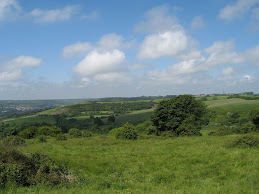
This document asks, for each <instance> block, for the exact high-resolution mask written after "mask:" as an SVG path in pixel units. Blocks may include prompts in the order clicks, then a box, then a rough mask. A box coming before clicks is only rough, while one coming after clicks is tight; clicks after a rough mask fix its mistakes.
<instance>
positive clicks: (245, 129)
mask: <svg viewBox="0 0 259 194" xmlns="http://www.w3.org/2000/svg"><path fill="white" fill-rule="evenodd" d="M255 130H256V127H255V125H254V124H253V123H251V122H247V123H243V124H242V125H241V126H240V127H239V128H238V129H237V130H236V132H237V133H242V134H245V133H249V132H253V131H255Z"/></svg>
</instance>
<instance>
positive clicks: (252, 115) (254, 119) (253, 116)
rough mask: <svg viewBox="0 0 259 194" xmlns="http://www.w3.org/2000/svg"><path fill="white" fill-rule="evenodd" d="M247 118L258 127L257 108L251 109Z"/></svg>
mask: <svg viewBox="0 0 259 194" xmlns="http://www.w3.org/2000/svg"><path fill="white" fill-rule="evenodd" d="M249 118H250V119H251V121H252V122H253V123H254V124H255V125H256V127H259V109H255V110H252V111H251V112H250V114H249Z"/></svg>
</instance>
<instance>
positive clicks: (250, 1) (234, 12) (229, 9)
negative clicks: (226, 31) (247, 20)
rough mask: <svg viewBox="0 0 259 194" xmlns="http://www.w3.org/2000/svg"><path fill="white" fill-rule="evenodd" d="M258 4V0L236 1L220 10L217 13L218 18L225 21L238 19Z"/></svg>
mask: <svg viewBox="0 0 259 194" xmlns="http://www.w3.org/2000/svg"><path fill="white" fill-rule="evenodd" d="M258 3H259V0H237V1H236V3H235V4H232V5H226V6H225V7H224V8H222V9H221V10H220V12H219V18H220V19H223V20H227V21H231V20H234V19H236V18H240V17H242V16H243V15H244V14H245V13H247V12H248V11H249V10H250V9H251V8H252V7H253V6H255V5H256V4H258Z"/></svg>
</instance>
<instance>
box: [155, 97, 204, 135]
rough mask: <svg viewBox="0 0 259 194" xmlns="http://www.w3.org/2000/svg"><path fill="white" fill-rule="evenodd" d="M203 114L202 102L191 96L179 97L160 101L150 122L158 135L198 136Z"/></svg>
mask: <svg viewBox="0 0 259 194" xmlns="http://www.w3.org/2000/svg"><path fill="white" fill-rule="evenodd" d="M205 113H206V106H205V104H204V103H203V102H201V101H197V100H195V98H194V97H193V96H191V95H180V96H177V97H175V98H171V99H169V100H163V101H161V102H160V104H159V106H158V107H157V108H156V110H155V111H154V113H153V115H152V117H151V120H152V122H153V125H154V126H156V128H157V130H158V132H159V133H161V132H164V131H167V132H172V133H173V134H174V135H175V136H181V135H200V133H199V129H200V120H201V117H202V116H203V115H204V114H205ZM191 126H192V127H191Z"/></svg>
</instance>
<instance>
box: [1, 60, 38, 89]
mask: <svg viewBox="0 0 259 194" xmlns="http://www.w3.org/2000/svg"><path fill="white" fill-rule="evenodd" d="M41 63H42V60H41V59H39V58H34V57H31V56H19V57H16V58H14V59H12V60H9V61H7V62H5V63H3V64H0V85H7V86H11V85H14V84H15V81H17V80H18V79H19V78H20V77H21V76H22V75H23V71H22V70H23V68H25V67H35V66H38V65H40V64H41Z"/></svg>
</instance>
